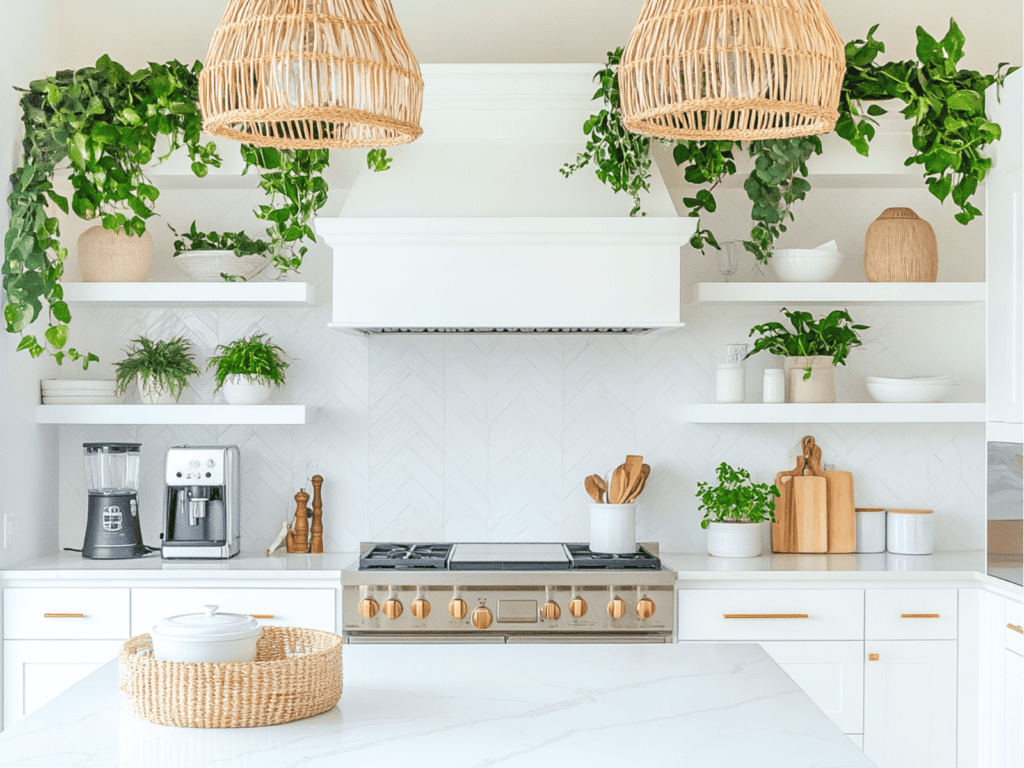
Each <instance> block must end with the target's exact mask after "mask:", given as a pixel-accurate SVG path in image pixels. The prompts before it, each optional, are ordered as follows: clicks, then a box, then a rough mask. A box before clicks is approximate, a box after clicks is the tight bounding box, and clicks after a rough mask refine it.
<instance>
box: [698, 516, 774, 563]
mask: <svg viewBox="0 0 1024 768" xmlns="http://www.w3.org/2000/svg"><path fill="white" fill-rule="evenodd" d="M763 532H764V523H739V522H737V523H708V554H709V555H711V556H713V557H758V556H759V555H760V554H761V540H762V535H763Z"/></svg>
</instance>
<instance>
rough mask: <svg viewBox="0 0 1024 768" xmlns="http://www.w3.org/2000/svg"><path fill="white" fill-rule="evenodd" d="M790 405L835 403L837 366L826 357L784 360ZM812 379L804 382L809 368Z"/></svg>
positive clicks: (787, 400) (787, 358) (788, 358)
mask: <svg viewBox="0 0 1024 768" xmlns="http://www.w3.org/2000/svg"><path fill="white" fill-rule="evenodd" d="M783 365H784V367H785V369H786V379H787V382H786V383H787V385H788V386H787V389H788V390H789V391H788V393H787V398H786V402H789V403H834V402H835V401H836V377H835V365H834V364H833V363H832V358H831V357H828V356H826V355H818V356H817V357H786V358H783ZM808 365H809V366H811V378H809V379H807V381H804V375H805V373H806V369H807V366H808Z"/></svg>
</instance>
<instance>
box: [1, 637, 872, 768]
mask: <svg viewBox="0 0 1024 768" xmlns="http://www.w3.org/2000/svg"><path fill="white" fill-rule="evenodd" d="M118 696H119V694H118V691H117V665H116V662H114V661H111V662H110V663H108V664H106V665H105V666H103V667H102V668H100V669H99V670H98V671H96V672H94V673H93V674H92V675H90V676H89V677H86V678H85V679H83V680H82V681H80V682H79V683H77V684H76V685H75V686H73V687H72V688H71V689H69V690H68V691H66V692H65V693H64V694H62V695H60V696H59V697H58V698H56V699H54V700H53V701H52V702H50V703H49V704H47V705H45V706H44V707H42V708H41V709H39V710H38V711H36V712H35V713H33V714H32V715H30V716H29V717H27V718H25V719H24V720H22V721H21V722H19V723H17V724H16V725H14V726H13V727H11V728H10V729H8V730H7V731H5V732H3V733H2V734H0V765H2V766H24V767H26V768H27V767H29V766H53V768H56V767H57V766H76V767H78V768H114V767H115V766H116V767H123V768H191V767H192V766H204V767H210V768H241V767H242V766H244V767H245V768H284V767H285V766H303V768H319V767H321V766H324V767H326V766H331V768H336V767H337V766H342V765H351V766H360V768H384V767H385V766H396V765H404V764H412V765H416V766H423V767H424V768H435V767H437V768H440V766H444V768H464V767H465V768H469V767H470V766H474V767H476V766H508V767H510V768H511V767H517V768H525V767H527V766H528V767H529V768H537V767H538V766H560V767H562V768H565V767H566V766H586V767H587V768H601V767H603V766H615V767H616V768H621V766H625V765H637V764H643V765H659V764H660V765H692V766H715V768H733V767H735V768H748V767H749V766H758V768H775V767H777V768H801V766H817V767H818V768H832V767H834V768H839V767H840V766H843V767H844V768H845V767H854V766H865V767H870V766H871V765H872V763H871V762H870V761H869V760H868V759H867V758H866V757H865V756H864V755H863V754H862V753H861V752H860V750H858V749H857V747H856V746H854V744H853V743H852V742H851V741H850V740H849V739H848V738H847V737H846V736H844V735H843V734H842V733H841V732H840V731H839V729H838V728H837V727H836V726H835V725H834V724H833V723H832V721H831V720H829V718H828V717H827V716H826V715H825V714H824V713H823V712H821V710H819V709H818V708H817V707H816V706H815V705H814V704H813V703H812V702H811V700H810V699H809V698H808V697H807V696H806V695H805V694H804V693H803V692H801V691H800V689H799V688H798V687H797V686H796V684H795V683H793V681H792V680H790V679H789V677H787V676H786V674H785V673H784V672H783V671H782V670H781V669H780V668H779V667H778V666H777V665H776V664H775V663H774V662H773V661H772V660H771V659H769V658H768V656H767V655H766V654H765V653H764V651H762V650H761V648H760V647H759V646H757V645H746V644H736V645H727V644H707V645H671V644H670V645H556V646H553V645H514V644H513V645H349V646H345V649H344V693H343V695H342V698H341V702H340V703H339V705H338V706H337V707H336V708H334V709H332V710H330V711H329V712H326V713H324V714H322V715H319V716H317V717H312V718H308V719H306V720H299V721H296V722H293V723H288V724H285V725H278V726H271V727H264V728H239V729H192V728H175V727H169V726H158V725H153V724H151V723H148V722H145V721H142V720H138V719H136V718H134V717H133V716H131V715H129V714H127V713H126V712H123V711H122V709H121V706H120V702H119V698H118Z"/></svg>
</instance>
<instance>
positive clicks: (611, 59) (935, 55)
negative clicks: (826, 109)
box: [562, 19, 1018, 264]
mask: <svg viewBox="0 0 1024 768" xmlns="http://www.w3.org/2000/svg"><path fill="white" fill-rule="evenodd" d="M877 28H878V25H875V26H874V27H872V28H871V30H870V31H869V32H868V35H867V40H866V41H865V40H853V41H851V42H849V43H847V45H846V61H847V70H846V78H845V80H844V83H843V91H842V96H841V100H840V107H839V111H840V117H839V121H838V123H837V124H836V133H837V134H838V135H839V136H840V137H842V138H844V139H846V140H847V141H849V142H850V143H851V144H852V145H853V146H854V147H855V148H856V150H857V151H858V152H859V153H860V154H862V155H865V156H866V155H867V154H868V147H869V142H870V141H871V139H872V138H873V137H874V135H875V127H874V126H875V124H876V121H875V120H874V118H876V117H878V116H880V115H883V114H885V113H886V110H885V109H884V108H883V107H881V106H880V105H878V104H870V106H868V107H867V109H864V107H863V104H864V103H865V102H876V101H881V100H886V99H899V100H900V101H902V102H903V103H904V104H905V107H904V109H903V110H902V114H903V115H904V116H905V117H906V118H907V119H909V120H913V121H914V126H913V129H912V137H913V146H914V151H915V153H914V155H913V156H912V157H909V158H907V161H906V165H913V164H920V165H923V166H924V176H925V182H926V184H927V186H928V189H929V191H930V192H931V193H932V194H933V195H935V197H937V198H938V199H939V200H945V199H946V198H947V197H949V196H950V195H952V198H953V202H954V203H955V204H956V205H957V207H958V208H959V209H960V210H959V212H958V213H957V214H956V220H957V221H959V222H960V223H961V224H967V223H968V222H969V221H971V220H972V219H974V218H975V217H976V216H980V215H981V211H979V210H978V209H977V208H976V207H974V206H973V205H972V204H971V202H970V199H971V197H972V196H973V195H974V193H975V192H976V191H977V188H978V184H979V183H980V182H981V181H983V180H984V178H985V175H986V174H987V173H988V170H989V168H991V166H992V161H991V159H989V158H987V157H985V156H984V154H983V150H984V148H985V146H986V145H987V144H990V143H991V142H993V141H996V140H998V139H999V137H1000V129H999V126H998V125H997V124H996V123H994V122H992V121H990V120H989V119H988V118H987V117H986V116H985V91H986V90H987V89H988V88H989V87H990V86H991V85H993V84H997V85H998V86H1001V85H1002V84H1003V81H1004V79H1005V78H1006V76H1007V75H1009V74H1010V73H1011V72H1014V71H1015V70H1016V69H1018V67H1008V65H1007V64H1005V63H1003V64H1000V65H999V66H998V67H997V68H996V72H995V74H992V75H982V74H980V73H978V72H975V71H973V70H959V69H957V64H958V63H959V62H960V60H961V59H962V58H963V47H964V35H963V33H962V32H961V31H960V28H959V27H958V26H957V24H956V22H955V21H954V20H952V19H951V20H950V25H949V31H948V32H947V33H946V36H945V37H943V38H942V40H935V39H934V38H933V37H932V36H931V35H929V34H928V33H927V32H925V31H924V29H922V28H921V27H918V28H917V38H918V45H917V58H918V60H917V61H901V62H888V63H886V64H875V63H874V62H875V58H876V57H877V55H878V54H879V53H882V52H884V51H885V45H884V44H883V43H881V42H880V41H878V40H875V39H874V37H873V34H874V32H875V30H876V29H877ZM621 59H622V49H621V48H619V49H617V50H615V51H612V52H610V53H609V54H608V62H607V65H606V66H605V67H604V68H603V69H601V70H599V71H598V72H597V74H596V75H595V78H594V79H595V80H598V81H599V82H600V87H599V88H598V90H597V93H596V94H595V95H594V99H595V100H596V99H601V100H602V101H604V103H605V108H604V109H602V110H601V111H600V112H599V113H597V114H596V115H593V116H591V117H590V118H588V119H587V121H586V122H585V123H584V126H583V130H584V133H585V134H586V135H587V144H586V147H585V149H584V151H583V152H581V153H579V155H577V157H576V161H575V162H573V163H567V164H566V165H565V166H563V168H562V174H563V175H565V176H569V175H570V174H572V173H574V172H575V171H578V170H580V169H581V168H583V167H585V166H587V165H589V164H591V163H593V164H594V165H595V166H596V167H595V171H594V172H595V174H596V175H597V177H598V178H599V179H600V180H601V182H602V183H604V184H607V185H608V186H610V187H611V188H612V190H613V191H615V192H626V193H627V194H629V195H630V196H631V197H632V198H633V209H632V210H631V211H630V215H636V214H637V213H642V212H641V192H647V191H650V167H651V157H650V139H649V138H647V137H646V136H640V135H638V134H634V133H631V132H629V131H627V130H626V129H625V127H624V126H623V125H622V122H621V113H620V109H619V85H618V75H617V70H616V68H617V66H618V64H619V62H620V61H621ZM665 143H666V144H669V145H672V157H673V160H674V161H675V163H676V165H678V166H680V167H682V168H683V177H684V179H685V180H686V182H687V183H688V184H691V185H693V186H695V187H699V189H697V190H696V192H695V193H694V195H693V196H692V197H685V198H683V204H684V205H685V206H686V207H687V209H688V210H689V215H690V216H692V217H694V218H697V219H698V222H697V231H696V232H695V233H694V235H693V236H692V237H691V238H690V245H692V246H693V247H694V248H697V249H699V250H701V251H703V250H704V248H705V247H706V246H711V247H713V248H718V247H719V245H718V241H717V239H716V238H715V235H714V234H713V233H712V232H711V231H710V230H708V229H706V228H704V227H703V226H702V224H701V222H700V217H701V214H702V213H704V212H707V213H714V211H715V209H716V207H717V203H716V201H715V197H714V191H715V189H716V188H717V187H718V186H719V185H720V184H721V183H722V181H723V180H724V179H725V178H726V177H728V176H731V175H733V174H735V173H736V162H735V157H736V153H738V152H742V151H744V147H743V145H742V143H741V142H738V141H677V142H674V143H673V142H665ZM745 151H746V152H747V153H748V154H749V155H750V157H751V158H752V159H753V169H752V171H751V173H750V175H749V176H748V177H747V179H746V180H745V181H744V183H743V189H744V191H745V192H746V193H747V197H748V198H749V199H750V201H751V219H752V221H753V227H752V229H751V232H750V238H749V239H748V240H745V241H743V244H744V247H745V248H746V249H747V250H748V251H749V252H750V253H752V254H753V255H754V257H755V258H756V259H757V260H758V261H759V262H761V263H763V264H766V263H767V262H768V260H769V259H770V258H771V255H772V250H773V248H774V243H775V240H776V239H778V237H779V236H780V235H781V234H782V233H783V232H785V231H786V222H787V221H791V220H792V219H793V213H792V210H791V207H792V205H793V203H794V202H796V201H797V200H803V199H804V198H805V197H806V196H807V193H808V192H809V191H810V189H811V184H810V181H808V178H807V161H808V160H809V159H810V158H811V156H812V155H815V154H821V151H822V147H821V141H820V139H819V138H818V137H816V136H808V137H800V138H794V139H771V140H765V141H751V142H748V143H747V146H746V148H745Z"/></svg>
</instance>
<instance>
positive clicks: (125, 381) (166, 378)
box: [116, 336, 199, 405]
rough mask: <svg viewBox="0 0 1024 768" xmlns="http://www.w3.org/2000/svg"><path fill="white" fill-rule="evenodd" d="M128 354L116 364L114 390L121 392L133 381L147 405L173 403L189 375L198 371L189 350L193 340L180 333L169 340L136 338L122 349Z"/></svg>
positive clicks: (126, 389) (183, 387)
mask: <svg viewBox="0 0 1024 768" xmlns="http://www.w3.org/2000/svg"><path fill="white" fill-rule="evenodd" d="M125 352H126V353H127V355H128V357H126V358H125V359H124V360H121V361H120V362H118V363H117V364H116V366H117V376H116V378H117V393H118V394H124V393H125V392H127V391H128V387H129V386H131V383H132V382H133V381H135V382H136V383H137V384H138V387H139V395H140V396H141V398H142V402H143V403H145V404H146V405H166V404H168V403H175V402H177V401H178V399H179V398H180V397H181V393H182V392H183V391H184V390H185V387H187V386H189V383H188V380H189V377H191V376H195V375H196V374H198V373H199V368H198V367H196V364H195V355H194V354H193V353H192V342H190V341H189V340H188V339H186V338H184V337H183V336H178V337H176V338H173V339H171V340H170V341H151V340H150V339H147V338H146V337H145V336H142V337H140V338H138V339H135V340H134V341H132V342H131V346H130V347H129V348H128V349H126V350H125Z"/></svg>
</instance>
